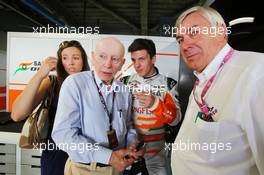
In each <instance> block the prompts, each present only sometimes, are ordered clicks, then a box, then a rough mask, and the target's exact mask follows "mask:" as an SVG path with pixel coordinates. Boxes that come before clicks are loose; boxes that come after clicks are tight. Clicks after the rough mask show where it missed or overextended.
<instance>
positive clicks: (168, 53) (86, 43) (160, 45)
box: [7, 32, 179, 111]
mask: <svg viewBox="0 0 264 175" xmlns="http://www.w3.org/2000/svg"><path fill="white" fill-rule="evenodd" d="M106 36H114V37H117V38H119V39H120V40H121V42H123V44H124V45H125V49H126V53H125V58H126V63H125V65H124V66H123V68H122V71H121V72H119V73H118V75H117V78H120V77H122V76H125V75H129V74H131V73H134V72H135V71H134V68H133V65H132V62H131V60H130V53H128V52H127V48H128V46H129V45H130V44H131V43H132V41H133V40H134V39H136V38H148V39H152V40H153V41H154V43H155V44H156V50H157V64H156V66H157V67H158V68H159V70H160V73H162V74H164V75H166V76H170V77H172V78H174V79H175V80H178V72H179V48H178V45H177V43H176V41H175V39H174V38H169V37H149V36H148V37H147V36H132V35H82V34H38V33H20V32H11V33H8V46H7V60H8V63H7V64H8V65H7V66H8V67H7V72H8V75H7V77H8V80H7V83H8V92H7V93H8V94H7V95H8V102H7V103H8V111H11V108H10V107H11V105H12V103H13V101H14V99H15V98H16V97H17V95H19V93H21V91H22V90H23V89H24V88H25V86H26V84H27V83H28V82H29V80H30V79H31V78H32V76H33V75H34V74H35V73H36V71H37V70H38V69H39V66H40V64H41V61H43V60H44V59H45V58H46V57H48V56H56V52H57V50H58V46H59V44H60V43H61V42H62V41H65V40H77V41H79V42H80V43H81V44H82V46H83V47H84V49H85V51H86V53H87V55H88V62H89V64H90V66H91V62H90V58H91V51H92V50H93V48H94V47H95V43H96V40H98V39H99V38H101V37H106Z"/></svg>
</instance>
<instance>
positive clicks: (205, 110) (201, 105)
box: [193, 48, 234, 116]
mask: <svg viewBox="0 0 264 175" xmlns="http://www.w3.org/2000/svg"><path fill="white" fill-rule="evenodd" d="M233 52H234V49H233V48H231V49H230V50H229V51H228V53H227V54H226V56H225V58H224V60H223V61H222V62H221V64H220V65H219V67H218V69H217V71H216V73H215V74H214V75H213V76H212V77H211V78H210V79H209V80H208V81H207V83H206V85H205V87H204V89H203V90H202V93H201V100H202V103H200V102H199V101H198V100H197V99H196V98H195V89H196V86H198V84H199V82H200V81H199V79H197V80H196V81H195V84H194V87H193V97H194V100H195V102H196V103H197V105H198V106H199V108H200V110H201V111H202V112H203V113H204V114H205V115H206V116H208V114H209V107H208V104H207V103H206V101H205V99H204V96H205V94H206V93H207V91H208V89H209V88H210V87H211V85H212V83H213V81H214V80H215V77H216V75H217V74H218V73H219V72H220V71H221V70H222V68H223V66H224V65H225V64H226V63H227V61H228V60H229V59H230V58H231V56H232V54H233Z"/></svg>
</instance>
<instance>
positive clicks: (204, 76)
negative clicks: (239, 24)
mask: <svg viewBox="0 0 264 175" xmlns="http://www.w3.org/2000/svg"><path fill="white" fill-rule="evenodd" d="M230 48H231V47H230V45H229V44H226V45H225V46H224V47H223V48H222V49H221V50H220V51H219V52H218V54H217V55H216V56H215V57H214V59H213V60H212V61H211V62H210V63H209V64H208V65H207V66H206V68H205V69H204V70H203V71H202V72H201V73H198V72H197V71H194V75H195V76H196V77H197V78H198V79H199V80H200V82H205V81H207V80H208V79H210V78H211V77H212V76H213V75H214V73H215V72H216V70H217V69H218V67H219V65H220V64H221V62H222V61H223V59H224V57H225V56H226V54H227V53H228V51H229V50H230Z"/></svg>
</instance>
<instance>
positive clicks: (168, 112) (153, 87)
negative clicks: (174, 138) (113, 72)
mask: <svg viewBox="0 0 264 175" xmlns="http://www.w3.org/2000/svg"><path fill="white" fill-rule="evenodd" d="M121 81H122V82H123V83H124V84H126V85H127V86H129V88H130V91H131V92H132V94H133V92H135V91H138V92H139V91H142V90H143V91H147V92H150V93H151V94H153V95H155V102H154V104H153V105H152V106H151V107H150V108H142V107H140V106H139V103H138V100H136V99H135V98H134V97H133V120H134V125H135V128H136V129H137V132H138V134H139V137H140V138H141V139H143V140H144V142H145V143H146V145H145V149H146V152H145V155H144V158H145V160H146V166H147V169H148V172H149V174H150V175H156V174H157V175H167V174H168V170H170V161H169V160H168V156H169V154H168V152H169V149H165V148H166V146H165V127H166V125H171V126H175V125H177V124H178V123H179V121H180V120H181V112H180V108H179V104H178V100H177V99H176V95H177V91H176V84H177V82H176V81H175V80H173V79H171V78H167V77H165V76H163V75H161V74H159V72H158V69H157V68H156V74H155V75H153V76H151V77H148V78H143V77H140V76H138V75H137V74H134V75H131V76H126V77H123V78H121Z"/></svg>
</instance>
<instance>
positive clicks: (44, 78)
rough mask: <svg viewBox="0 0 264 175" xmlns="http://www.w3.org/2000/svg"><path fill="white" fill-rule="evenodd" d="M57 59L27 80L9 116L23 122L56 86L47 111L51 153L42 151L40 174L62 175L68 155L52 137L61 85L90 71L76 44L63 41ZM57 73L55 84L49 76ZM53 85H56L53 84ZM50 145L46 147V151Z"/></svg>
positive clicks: (46, 63) (80, 47)
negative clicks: (51, 73) (71, 77)
mask: <svg viewBox="0 0 264 175" xmlns="http://www.w3.org/2000/svg"><path fill="white" fill-rule="evenodd" d="M57 57H58V58H56V57H48V58H46V59H45V60H44V61H43V63H42V65H41V67H40V69H39V71H38V72H37V73H36V74H35V75H34V77H33V78H32V79H31V80H30V82H29V84H28V85H27V86H26V88H25V89H24V91H23V92H22V93H21V94H20V95H19V96H18V97H17V98H16V100H15V101H14V103H13V106H12V113H11V117H12V119H13V120H14V121H20V120H23V119H25V118H26V117H27V116H28V115H29V114H30V113H31V112H32V111H33V110H34V108H35V107H36V106H38V104H39V103H40V102H41V101H42V100H43V99H44V97H46V96H47V95H48V92H49V91H50V88H51V87H55V89H54V92H53V97H52V98H51V106H50V108H49V122H50V127H49V132H48V140H47V143H48V144H53V146H52V147H51V148H54V149H52V150H49V149H45V150H44V151H43V152H42V156H41V174H42V175H63V174H64V165H65V162H66V160H67V158H68V155H67V153H65V152H63V151H61V150H58V149H56V147H55V146H54V145H55V143H54V141H53V140H52V138H51V131H52V128H53V123H54V119H55V114H56V109H57V103H58V97H59V91H60V87H61V84H62V83H63V81H64V80H65V78H66V77H67V76H68V75H71V74H74V73H78V72H81V71H86V70H89V69H90V68H89V65H88V61H87V55H86V53H85V51H84V49H83V47H82V46H81V44H80V43H79V42H78V41H75V40H72V41H64V42H62V43H61V44H60V45H59V49H58V51H57ZM54 70H56V71H57V76H56V78H55V81H51V79H52V78H51V76H48V75H49V73H50V71H54ZM52 83H55V84H52ZM48 146H49V145H46V147H47V148H48Z"/></svg>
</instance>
